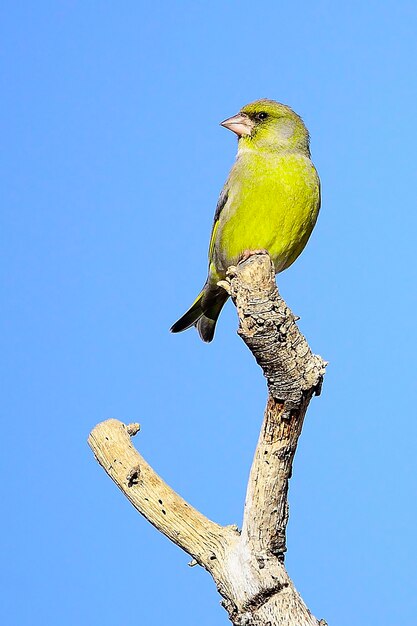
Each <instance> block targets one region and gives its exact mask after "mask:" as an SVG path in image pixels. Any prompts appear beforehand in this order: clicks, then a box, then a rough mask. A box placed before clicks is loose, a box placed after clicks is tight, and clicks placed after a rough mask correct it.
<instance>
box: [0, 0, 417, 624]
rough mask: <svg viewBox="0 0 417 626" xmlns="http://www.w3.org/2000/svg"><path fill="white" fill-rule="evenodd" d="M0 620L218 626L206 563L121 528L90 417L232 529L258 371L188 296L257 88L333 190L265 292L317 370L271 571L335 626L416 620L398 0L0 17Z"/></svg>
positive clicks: (407, 214) (408, 95) (11, 9)
mask: <svg viewBox="0 0 417 626" xmlns="http://www.w3.org/2000/svg"><path fill="white" fill-rule="evenodd" d="M0 12H1V20H0V24H1V26H0V29H1V41H2V53H1V61H0V62H1V70H2V72H1V74H2V82H3V84H2V103H1V106H2V115H1V123H2V126H3V128H2V132H1V136H2V142H1V143H2V148H3V150H2V151H1V156H0V159H1V168H0V171H1V172H2V176H3V182H2V192H3V193H2V202H1V222H2V224H1V231H0V232H1V254H2V263H1V270H0V272H1V281H2V286H3V288H2V294H3V298H2V300H3V304H2V307H1V311H0V319H1V322H2V328H3V332H2V334H1V344H2V345H1V353H2V356H3V359H2V366H1V367H2V371H1V379H2V382H3V385H4V391H3V394H2V403H1V410H2V413H3V424H4V430H3V434H2V437H3V445H2V450H3V451H2V454H1V458H0V467H1V472H2V476H3V480H2V486H1V489H2V492H3V493H2V501H3V515H2V517H1V522H0V524H1V526H2V529H1V538H2V543H3V544H4V545H3V547H2V553H3V555H4V557H5V559H4V564H3V567H2V571H1V574H0V576H1V589H2V594H4V598H3V599H2V602H1V607H2V608H1V609H0V620H1V622H2V623H4V624H8V625H9V626H38V625H41V624H42V626H44V625H45V624H60V625H61V626H69V625H74V624H88V625H94V624H100V625H101V626H110V625H114V624H117V625H120V626H136V625H137V624H149V625H150V626H154V625H155V626H157V625H159V624H165V623H166V622H167V615H169V623H170V624H178V625H179V624H181V626H195V625H196V624H199V625H201V626H209V625H210V626H214V625H217V624H218V625H219V626H220V625H221V624H226V623H227V616H226V613H225V612H224V611H223V609H222V608H221V607H220V606H219V597H218V596H217V594H216V591H215V589H214V585H213V583H212V582H211V580H210V578H209V576H208V575H207V574H206V573H205V572H204V571H202V570H201V569H200V568H193V569H190V568H188V567H187V562H188V560H189V559H188V558H187V555H185V554H184V553H182V552H181V551H180V550H179V549H178V548H177V547H175V546H173V545H172V544H170V543H169V542H168V540H166V539H165V538H164V537H162V536H160V535H159V534H158V533H157V532H156V531H155V530H154V529H153V528H152V527H151V526H150V525H148V524H147V523H146V522H145V521H144V520H143V519H142V518H140V517H139V515H137V513H136V512H135V511H134V510H133V508H132V507H131V506H130V505H129V503H128V502H127V501H126V500H125V499H124V498H123V496H122V494H121V493H120V492H119V491H118V490H117V488H116V487H115V486H114V485H113V484H112V483H111V481H110V480H109V479H108V477H107V476H106V475H105V474H104V472H103V471H102V470H101V469H100V468H99V467H98V465H97V464H96V463H95V461H94V459H93V457H92V454H91V452H90V450H89V448H88V446H87V444H86V439H87V436H88V433H89V431H90V429H91V428H92V427H93V426H94V425H95V424H96V423H97V422H99V421H100V420H102V419H105V418H107V417H117V418H119V419H121V420H123V421H126V422H130V421H139V422H140V423H141V425H142V431H141V433H140V434H139V435H138V436H137V438H136V440H135V444H136V445H137V446H138V447H139V448H140V450H141V452H142V453H143V455H144V456H145V457H146V458H147V460H148V461H149V462H150V463H151V464H152V465H153V466H154V467H155V469H156V470H157V471H158V472H159V473H160V474H161V475H162V476H163V477H164V478H165V479H166V480H167V481H168V482H169V483H170V484H171V485H172V486H173V487H174V488H175V489H177V490H178V491H179V492H180V493H181V494H182V495H183V496H184V497H185V498H186V499H188V500H189V501H190V502H191V503H193V504H194V505H195V506H197V507H198V508H200V509H201V510H202V511H203V512H204V513H206V514H207V515H208V516H210V517H211V518H213V519H215V520H216V521H218V522H220V523H225V524H226V523H238V524H239V523H240V521H241V514H242V506H243V500H244V493H245V487H246V482H247V476H248V471H249V467H250V463H251V459H252V455H253V451H254V447H255V443H256V439H257V435H258V431H259V427H260V424H261V419H262V413H263V407H264V403H265V399H266V390H265V384H264V381H263V379H262V376H261V373H260V371H259V370H258V368H257V366H256V364H255V362H254V361H253V359H252V358H251V356H250V354H249V352H248V351H247V349H246V348H245V346H244V345H243V343H242V342H241V341H240V339H239V338H238V337H237V335H236V333H235V330H236V313H235V311H234V309H233V306H232V305H231V304H230V303H229V304H228V306H227V307H226V309H225V311H224V313H223V314H222V317H221V321H220V324H219V327H218V332H217V334H216V339H215V341H214V342H213V343H212V344H210V345H204V344H203V343H202V342H200V341H199V339H198V337H197V334H196V333H195V332H193V331H188V332H187V333H184V334H182V335H176V336H174V335H171V334H170V333H169V332H168V328H169V327H170V325H171V324H172V322H173V321H175V319H177V317H178V316H179V315H180V314H181V313H183V311H184V310H185V308H186V307H187V306H188V305H189V304H190V303H191V301H192V300H193V299H194V297H195V295H196V293H197V292H198V290H199V288H200V287H201V285H202V283H203V281H204V279H205V272H206V250H207V244H208V238H209V231H210V227H211V222H212V216H213V212H214V208H215V204H216V201H217V196H218V193H219V191H220V189H221V187H222V184H223V182H224V179H225V177H226V175H227V172H228V169H229V168H230V166H231V164H232V162H233V160H234V155H235V151H236V142H235V139H234V138H233V136H232V135H231V133H229V132H227V131H226V130H225V129H223V128H221V127H220V126H219V125H218V123H219V122H220V120H222V119H224V118H225V117H228V116H230V115H232V114H234V113H236V112H237V111H238V109H239V108H240V107H241V106H242V105H243V104H245V103H247V102H248V101H251V100H253V99H256V98H259V97H270V98H275V99H277V100H280V101H282V102H285V103H287V104H290V105H291V106H292V107H293V108H294V109H295V110H296V111H297V112H299V113H300V114H301V115H302V116H303V118H304V119H305V121H306V124H307V126H308V127H309V129H310V132H311V137H312V143H311V147H312V154H313V159H314V161H315V163H316V166H317V168H318V170H319V172H320V176H321V180H322V187H323V205H322V212H321V214H320V218H319V221H318V224H317V226H316V229H315V231H314V234H313V236H312V238H311V240H310V243H309V245H308V248H307V249H306V251H305V252H304V253H303V255H302V256H301V257H300V259H299V260H298V261H297V263H296V264H295V265H294V266H293V267H291V269H290V270H288V271H287V272H286V273H285V274H283V275H280V276H279V286H280V289H281V292H282V294H283V296H284V297H285V299H286V300H287V302H288V304H289V305H290V306H291V308H292V309H293V310H294V312H295V313H297V314H298V315H300V316H301V320H300V326H301V329H302V331H303V332H304V333H305V334H306V336H307V338H308V340H309V342H310V345H311V346H312V348H313V350H315V351H316V352H318V353H320V354H321V355H322V356H323V357H324V358H326V359H327V360H329V361H330V365H329V367H328V373H327V376H326V380H325V384H324V388H323V395H322V396H321V397H320V398H318V399H315V400H314V401H313V403H312V405H311V407H310V411H309V413H308V416H307V420H306V424H305V428H304V431H303V435H302V439H301V441H300V445H299V449H298V452H297V456H296V460H295V471H294V477H293V479H292V480H291V485H290V505H291V517H290V523H289V528H288V548H289V550H288V557H287V565H288V569H289V572H290V574H291V576H292V577H293V579H294V581H295V584H296V586H297V588H298V589H299V591H300V592H301V593H302V595H303V597H304V599H305V601H306V603H307V604H308V605H309V607H310V608H311V610H312V611H313V612H314V613H315V614H316V615H317V616H318V617H325V618H326V619H327V621H328V622H329V624H330V625H331V624H334V625H336V624H337V625H338V626H348V625H349V626H350V624H352V623H355V624H357V625H358V626H360V625H362V624H363V625H364V626H365V625H368V624H378V626H386V625H388V624H390V625H391V624H393V623H395V624H401V625H402V626H408V625H410V626H411V625H412V624H414V623H415V614H416V611H417V599H416V598H417V589H416V565H415V564H416V557H417V554H416V552H417V551H416V541H415V528H416V525H417V505H416V487H417V484H416V483H417V480H416V476H417V455H416V440H417V426H416V419H415V409H414V404H415V402H414V396H415V378H416V376H415V356H414V355H415V348H416V324H415V310H416V304H417V303H416V289H415V286H416V261H415V250H416V245H415V241H416V226H417V218H416V157H415V146H416V123H415V115H416V96H417V72H416V58H417V43H416V42H417V40H416V37H415V32H416V28H417V8H416V5H415V3H414V2H393V1H387V2H382V3H381V2H366V3H363V2H356V1H355V2H350V3H344V4H343V5H342V3H335V2H325V1H323V0H318V1H317V2H314V3H311V2H291V3H290V2H287V1H284V2H280V3H277V2H271V1H265V2H263V3H261V4H254V3H249V2H234V1H231V2H227V3H224V2H216V1H214V2H211V3H209V4H208V3H202V2H188V1H185V2H176V3H171V2H158V1H156V2H152V3H147V2H129V1H127V2H123V3H116V2H97V1H96V2H94V1H91V2H76V1H67V2H42V1H40V2H19V3H16V2H7V1H6V2H4V3H3V4H2V8H1V9H0Z"/></svg>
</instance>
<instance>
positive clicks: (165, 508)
mask: <svg viewBox="0 0 417 626" xmlns="http://www.w3.org/2000/svg"><path fill="white" fill-rule="evenodd" d="M222 286H224V287H225V288H226V289H227V290H228V291H229V293H230V295H231V297H232V299H233V301H234V303H235V304H236V307H237V311H238V316H239V321H240V326H239V331H238V332H239V335H240V336H241V337H242V339H243V341H244V342H245V343H246V345H247V346H248V347H249V349H250V350H251V352H252V354H253V355H254V357H255V359H256V361H257V362H258V363H259V365H260V366H261V367H262V370H263V372H264V375H265V377H266V379H267V384H268V390H269V398H268V402H267V406H266V410H265V417H264V422H263V425H262V428H261V433H260V436H259V441H258V445H257V448H256V452H255V458H254V461H253V465H252V469H251V473H250V478H249V483H248V488H247V495H246V503H245V510H244V518H243V526H242V530H241V532H239V531H238V529H237V528H236V527H235V526H220V525H218V524H216V523H215V522H212V521H211V520H209V519H207V518H206V517H205V516H204V515H202V514H201V513H199V512H198V511H197V510H196V509H194V508H193V507H192V506H190V505H189V504H188V503H187V502H185V501H184V500H183V499H182V498H181V497H180V496H179V495H178V494H177V493H175V491H173V490H172V489H171V488H170V487H169V486H168V485H167V484H166V483H165V482H164V481H163V480H162V479H161V478H160V477H159V476H158V475H157V474H156V473H155V472H154V470H153V469H152V468H151V467H150V466H149V465H148V464H147V463H146V461H145V460H144V459H143V458H142V457H141V455H140V454H139V453H138V452H137V450H136V449H135V448H134V447H133V446H132V444H131V436H132V435H134V434H136V432H137V431H138V430H139V427H138V425H136V424H132V425H130V426H125V425H124V424H122V423H121V422H119V421H118V420H114V419H112V420H107V421H105V422H102V423H101V424H99V425H98V426H96V427H95V428H94V429H93V431H92V432H91V434H90V436H89V440H88V441H89V445H90V446H91V448H92V450H93V452H94V454H95V456H96V458H97V460H98V462H99V463H100V465H101V466H102V467H103V468H104V470H105V471H106V472H107V473H108V474H109V476H110V477H111V478H112V479H113V480H114V482H115V483H116V484H117V485H118V487H119V488H120V489H121V490H122V491H123V493H124V494H125V495H126V496H127V498H128V499H129V500H130V501H131V503H132V504H133V506H134V507H135V508H136V509H137V510H138V511H139V513H141V514H142V515H143V516H144V517H146V519H147V520H148V521H149V522H151V524H153V525H154V526H155V527H156V528H157V529H158V530H159V531H160V532H162V533H163V534H164V535H166V536H167V537H168V538H169V539H171V540H172V541H173V542H174V543H176V544H177V545H178V546H179V547H180V548H182V549H183V550H185V551H186V552H187V553H188V554H190V555H191V556H192V557H193V559H194V560H195V562H197V563H199V564H200V565H202V566H203V567H204V568H205V569H206V570H207V571H208V572H210V574H211V575H212V576H213V578H214V581H215V582H216V585H217V588H218V590H219V592H220V594H221V595H222V597H223V605H224V607H225V608H226V609H227V611H228V613H229V617H230V620H231V622H232V623H233V624H234V625H235V626H278V625H279V626H319V625H320V624H321V625H322V624H325V622H324V621H323V620H321V621H320V622H319V621H318V620H317V619H316V618H315V617H314V616H312V615H311V613H310V611H309V610H308V609H307V607H306V605H305V604H304V602H303V600H302V599H301V597H300V595H299V594H298V592H297V591H296V589H295V587H294V585H293V583H292V581H291V579H290V578H289V576H288V574H287V571H286V569H285V567H284V555H285V551H286V541H285V537H286V525H287V521H288V499H287V494H288V480H289V478H290V477H291V472H292V463H293V459H294V454H295V451H296V448H297V443H298V438H299V436H300V434H301V429H302V426H303V421H304V416H305V413H306V410H307V407H308V404H309V402H310V400H311V398H312V396H313V395H314V394H317V395H318V394H319V393H320V390H321V384H322V379H323V375H324V369H325V363H324V361H323V360H322V359H321V358H320V357H318V356H315V355H313V354H312V352H311V350H310V348H309V347H308V344H307V342H306V340H305V338H304V337H303V335H302V334H301V333H300V331H299V330H298V328H297V325H296V320H295V317H294V315H293V314H292V313H291V311H290V310H289V309H288V307H287V306H286V304H285V302H284V301H283V300H282V298H281V297H280V295H279V293H278V289H277V287H276V284H275V276H274V268H273V265H272V263H271V260H270V258H269V256H268V255H267V254H256V255H253V256H251V257H249V259H247V260H246V261H245V262H243V263H241V264H239V265H238V266H237V267H233V268H230V269H229V273H228V278H227V281H223V283H222Z"/></svg>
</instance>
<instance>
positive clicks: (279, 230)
mask: <svg viewBox="0 0 417 626" xmlns="http://www.w3.org/2000/svg"><path fill="white" fill-rule="evenodd" d="M221 125H222V126H224V127H225V128H228V129H229V130H231V131H233V132H234V133H236V135H237V136H238V151H237V158H236V161H235V163H234V165H233V167H232V169H231V171H230V174H229V177H228V179H227V181H226V183H225V185H224V187H223V190H222V192H221V194H220V198H219V201H218V203H217V207H216V212H215V215H214V223H213V228H212V232H211V239H210V245H209V253H208V257H209V267H208V277H207V280H206V283H205V285H204V287H203V289H202V290H201V292H200V293H199V295H198V296H197V298H196V300H195V301H194V302H193V304H192V305H191V307H190V308H189V309H188V311H187V312H186V313H184V315H183V316H182V317H181V318H180V319H179V320H178V321H177V322H175V324H174V325H173V326H172V328H171V331H172V332H173V333H177V332H181V331H183V330H186V329H187V328H190V327H191V326H196V327H197V330H198V332H199V334H200V337H201V338H202V339H203V341H206V342H209V341H211V340H212V339H213V337H214V331H215V327H216V322H217V318H218V317H219V315H220V312H221V310H222V308H223V306H224V304H225V302H226V300H227V298H228V294H227V292H226V291H225V289H223V288H222V287H221V286H219V285H218V283H219V281H221V280H223V279H224V278H225V276H226V272H227V269H228V267H230V266H231V265H236V263H238V262H239V260H240V259H241V258H242V256H243V255H244V254H247V253H248V251H253V250H266V251H268V253H269V255H270V257H271V259H272V261H273V263H274V266H275V272H276V273H279V272H282V271H283V270H285V269H287V267H289V266H290V265H291V264H292V263H293V262H294V261H295V259H296V258H297V257H298V256H299V255H300V254H301V252H302V251H303V249H304V247H305V245H306V243H307V241H308V239H309V237H310V235H311V232H312V230H313V228H314V225H315V223H316V220H317V215H318V212H319V209H320V180H319V177H318V175H317V172H316V169H315V167H314V165H313V163H312V161H311V160H310V140H309V134H308V130H307V128H306V127H305V125H304V122H303V120H302V119H301V117H300V116H299V115H297V113H295V112H294V111H293V110H292V109H290V107H288V106H286V105H284V104H280V103H279V102H276V101H274V100H267V99H262V100H256V101H255V102H252V103H250V104H247V105H246V106H244V107H243V108H242V109H241V110H240V112H239V113H238V114H237V115H235V116H233V117H230V118H228V119H227V120H224V122H221Z"/></svg>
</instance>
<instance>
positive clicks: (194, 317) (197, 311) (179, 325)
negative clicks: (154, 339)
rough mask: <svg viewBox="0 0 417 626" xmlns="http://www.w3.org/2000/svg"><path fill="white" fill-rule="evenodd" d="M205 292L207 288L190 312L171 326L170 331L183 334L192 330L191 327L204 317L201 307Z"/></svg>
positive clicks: (198, 297)
mask: <svg viewBox="0 0 417 626" xmlns="http://www.w3.org/2000/svg"><path fill="white" fill-rule="evenodd" d="M204 290H205V288H203V289H202V290H201V291H200V293H199V294H198V296H197V298H196V299H195V300H194V302H193V303H192V305H191V306H190V308H189V309H188V311H186V312H185V313H184V315H183V316H182V317H180V319H179V320H177V321H176V322H175V324H173V325H172V326H171V328H170V330H171V332H172V333H181V332H182V331H183V330H187V328H191V326H194V325H195V324H196V323H197V322H198V320H199V319H200V317H202V316H203V315H204V313H203V309H202V307H201V301H202V299H203V296H204Z"/></svg>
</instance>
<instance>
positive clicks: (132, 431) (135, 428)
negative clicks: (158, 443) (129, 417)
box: [126, 422, 140, 437]
mask: <svg viewBox="0 0 417 626" xmlns="http://www.w3.org/2000/svg"><path fill="white" fill-rule="evenodd" d="M126 430H127V434H128V435H130V437H134V436H135V435H137V434H138V432H139V431H140V424H138V423H137V422H133V424H128V425H127V426H126Z"/></svg>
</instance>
